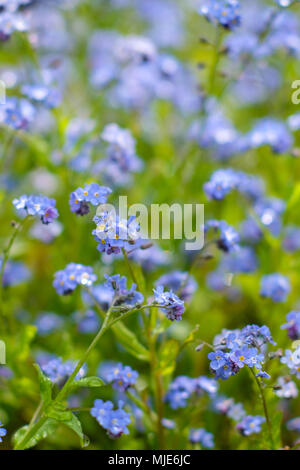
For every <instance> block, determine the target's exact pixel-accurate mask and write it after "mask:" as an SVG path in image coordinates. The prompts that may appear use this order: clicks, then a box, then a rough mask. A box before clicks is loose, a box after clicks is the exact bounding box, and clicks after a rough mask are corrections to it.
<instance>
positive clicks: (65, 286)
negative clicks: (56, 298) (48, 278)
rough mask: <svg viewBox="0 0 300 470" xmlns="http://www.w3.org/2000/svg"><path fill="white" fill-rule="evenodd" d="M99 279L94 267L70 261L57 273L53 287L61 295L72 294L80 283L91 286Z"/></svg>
mask: <svg viewBox="0 0 300 470" xmlns="http://www.w3.org/2000/svg"><path fill="white" fill-rule="evenodd" d="M96 279H97V276H96V275H95V274H94V272H93V269H92V268H91V267H90V266H84V265H83V264H76V263H69V264H68V265H67V266H66V267H65V269H63V270H60V271H57V272H56V273H55V279H54V281H53V287H54V288H55V289H56V291H57V293H58V294H59V295H68V294H71V293H72V292H73V291H74V290H75V289H76V287H77V286H78V285H82V286H85V287H90V286H91V285H92V284H93V283H94V282H95V281H96Z"/></svg>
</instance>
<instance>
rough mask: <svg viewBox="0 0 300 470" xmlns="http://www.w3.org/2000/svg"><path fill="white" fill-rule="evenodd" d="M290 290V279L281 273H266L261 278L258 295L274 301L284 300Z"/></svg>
mask: <svg viewBox="0 0 300 470" xmlns="http://www.w3.org/2000/svg"><path fill="white" fill-rule="evenodd" d="M290 290H291V286H290V281H289V279H288V278H287V277H286V276H283V275H282V274H277V273H274V274H268V275H265V276H263V277H262V279H261V285H260V295H261V296H262V297H268V298H270V299H272V300H273V301H274V302H285V300H286V298H287V296H288V294H289V292H290Z"/></svg>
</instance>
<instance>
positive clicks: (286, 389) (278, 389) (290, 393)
mask: <svg viewBox="0 0 300 470" xmlns="http://www.w3.org/2000/svg"><path fill="white" fill-rule="evenodd" d="M273 391H274V393H275V395H277V396H278V397H280V398H296V397H297V396H298V388H297V385H296V384H295V382H293V380H290V378H289V377H279V378H278V380H277V383H276V385H275V387H273Z"/></svg>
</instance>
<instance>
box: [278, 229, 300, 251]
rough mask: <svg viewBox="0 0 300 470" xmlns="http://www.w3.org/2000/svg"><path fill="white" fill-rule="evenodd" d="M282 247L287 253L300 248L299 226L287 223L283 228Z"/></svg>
mask: <svg viewBox="0 0 300 470" xmlns="http://www.w3.org/2000/svg"><path fill="white" fill-rule="evenodd" d="M282 248H283V249H284V251H286V252H287V253H294V252H295V251H298V250H300V228H299V227H295V226H292V225H289V226H287V227H286V228H285V234H284V239H283V241H282Z"/></svg>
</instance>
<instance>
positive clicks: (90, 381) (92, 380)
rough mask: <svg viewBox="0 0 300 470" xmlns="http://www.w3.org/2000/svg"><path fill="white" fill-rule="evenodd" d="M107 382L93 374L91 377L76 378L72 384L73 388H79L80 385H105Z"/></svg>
mask: <svg viewBox="0 0 300 470" xmlns="http://www.w3.org/2000/svg"><path fill="white" fill-rule="evenodd" d="M104 385H105V383H104V382H103V380H101V379H99V377H95V376H91V377H83V378H82V379H79V380H74V382H73V383H72V385H71V388H79V387H103V386H104Z"/></svg>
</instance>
